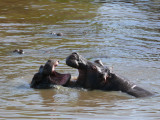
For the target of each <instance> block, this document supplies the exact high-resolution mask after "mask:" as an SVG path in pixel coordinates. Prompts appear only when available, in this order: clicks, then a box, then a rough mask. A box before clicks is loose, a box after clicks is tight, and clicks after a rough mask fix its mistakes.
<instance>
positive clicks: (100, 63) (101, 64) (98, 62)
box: [94, 60, 104, 66]
mask: <svg viewBox="0 0 160 120" xmlns="http://www.w3.org/2000/svg"><path fill="white" fill-rule="evenodd" d="M94 62H95V63H97V64H99V65H100V66H104V65H103V63H102V61H101V60H95V61H94Z"/></svg>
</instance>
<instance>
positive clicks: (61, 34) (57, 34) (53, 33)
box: [50, 32, 63, 36]
mask: <svg viewBox="0 0 160 120" xmlns="http://www.w3.org/2000/svg"><path fill="white" fill-rule="evenodd" d="M50 34H52V35H55V36H63V33H55V32H51V33H50Z"/></svg>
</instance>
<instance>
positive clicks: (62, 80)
mask: <svg viewBox="0 0 160 120" xmlns="http://www.w3.org/2000/svg"><path fill="white" fill-rule="evenodd" d="M70 78H71V75H70V74H61V73H58V72H56V71H53V72H52V73H51V74H50V81H51V83H52V84H54V85H65V84H67V82H68V81H69V80H70Z"/></svg>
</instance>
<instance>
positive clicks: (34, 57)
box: [0, 0, 160, 120]
mask: <svg viewBox="0 0 160 120" xmlns="http://www.w3.org/2000/svg"><path fill="white" fill-rule="evenodd" d="M53 32H55V33H63V36H56V35H54V34H50V33H53ZM15 49H23V50H24V52H25V53H24V54H21V55H20V54H15V53H13V52H12V51H13V50H15ZM72 52H79V53H80V54H82V55H83V56H85V57H86V58H87V59H88V60H90V61H94V60H96V59H101V60H102V62H103V63H104V65H106V66H108V67H110V68H112V71H113V72H115V73H117V74H119V75H121V76H124V77H126V78H127V79H129V80H130V81H133V82H134V83H136V84H138V85H139V86H141V87H143V88H145V89H148V90H149V91H152V92H153V93H155V96H154V97H149V98H140V99H137V98H134V97H131V96H129V95H126V94H124V93H121V92H103V91H98V90H94V91H87V90H84V89H73V88H65V87H62V86H56V88H55V89H48V90H34V89H31V88H30V87H29V84H30V82H31V80H32V77H33V75H34V73H36V72H37V71H38V68H39V66H40V65H42V64H44V63H45V62H46V61H47V60H48V59H58V60H60V65H59V66H58V67H57V71H59V72H61V73H71V74H72V76H77V75H78V72H77V70H75V69H73V68H70V67H68V66H67V65H66V64H65V58H66V57H67V56H68V55H69V54H71V53H72ZM0 119H2V120H9V119H10V120H11V119H12V120H13V119H15V120H18V119H20V120H28V119H33V120H37V119H44V120H47V119H68V120H71V119H77V120H83V119H87V120H97V119H98V120H99V119H101V120H119V119H123V120H159V119H160V1H159V0H30V1H27V0H0Z"/></svg>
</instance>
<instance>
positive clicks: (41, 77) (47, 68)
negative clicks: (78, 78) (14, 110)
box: [31, 60, 71, 89]
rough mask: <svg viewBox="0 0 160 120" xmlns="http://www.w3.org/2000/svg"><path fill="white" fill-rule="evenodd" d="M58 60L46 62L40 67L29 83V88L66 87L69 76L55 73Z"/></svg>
mask: <svg viewBox="0 0 160 120" xmlns="http://www.w3.org/2000/svg"><path fill="white" fill-rule="evenodd" d="M58 64H59V61H58V60H48V61H47V62H46V64H45V65H44V66H43V65H41V66H40V68H39V71H38V73H36V74H35V75H34V77H33V79H32V82H31V88H38V89H44V88H51V86H52V85H63V86H65V85H67V84H68V82H69V81H70V78H71V75H70V74H61V73H58V72H56V71H55V68H56V67H57V66H58Z"/></svg>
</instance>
